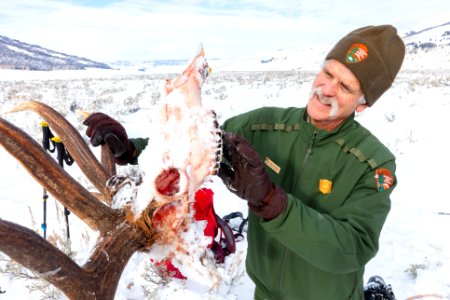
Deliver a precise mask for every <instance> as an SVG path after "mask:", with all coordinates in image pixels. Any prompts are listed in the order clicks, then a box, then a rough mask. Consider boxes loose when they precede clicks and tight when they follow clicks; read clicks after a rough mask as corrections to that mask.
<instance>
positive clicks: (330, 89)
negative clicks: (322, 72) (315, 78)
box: [322, 79, 338, 97]
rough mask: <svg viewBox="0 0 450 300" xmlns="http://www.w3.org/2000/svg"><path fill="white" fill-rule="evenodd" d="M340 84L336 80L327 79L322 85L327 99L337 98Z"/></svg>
mask: <svg viewBox="0 0 450 300" xmlns="http://www.w3.org/2000/svg"><path fill="white" fill-rule="evenodd" d="M337 88H338V82H337V81H336V80H335V79H327V80H325V82H324V83H323V85H322V93H323V95H324V96H326V97H334V96H336V92H337Z"/></svg>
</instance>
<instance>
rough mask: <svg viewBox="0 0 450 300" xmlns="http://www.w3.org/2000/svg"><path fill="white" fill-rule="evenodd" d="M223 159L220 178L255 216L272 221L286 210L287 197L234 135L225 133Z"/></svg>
mask: <svg viewBox="0 0 450 300" xmlns="http://www.w3.org/2000/svg"><path fill="white" fill-rule="evenodd" d="M222 142H223V157H224V158H225V160H227V161H228V162H229V164H227V163H225V162H222V163H221V164H220V168H219V173H218V176H219V177H220V178H221V179H222V181H223V182H224V183H225V185H226V186H227V188H228V189H229V190H230V191H232V192H233V193H235V194H236V195H238V196H239V197H241V198H242V199H245V200H247V202H248V206H249V208H250V209H251V210H252V211H253V213H255V214H256V215H258V216H260V217H262V218H264V219H266V220H271V219H273V218H275V217H276V216H278V215H279V214H280V213H281V212H283V211H284V209H285V208H286V204H287V195H286V192H285V191H283V189H282V188H280V187H279V186H277V185H276V184H274V183H273V182H272V181H271V180H270V178H269V176H268V175H267V173H266V171H265V169H264V165H263V163H262V162H261V160H260V158H259V155H258V153H257V152H256V151H255V149H253V147H252V146H251V145H250V143H249V142H248V141H247V140H245V139H244V138H242V137H240V136H239V135H237V134H235V133H229V132H223V135H222Z"/></svg>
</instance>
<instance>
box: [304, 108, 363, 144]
mask: <svg viewBox="0 0 450 300" xmlns="http://www.w3.org/2000/svg"><path fill="white" fill-rule="evenodd" d="M301 123H302V124H303V127H304V128H305V129H306V130H307V131H308V132H311V133H315V138H316V141H317V142H319V141H327V140H329V139H331V140H332V141H335V140H336V139H338V138H339V137H340V136H342V135H343V134H345V133H346V132H347V131H348V130H349V129H350V128H351V127H353V126H354V125H355V123H356V121H355V113H352V114H351V115H350V116H348V118H347V119H345V121H344V122H342V124H340V125H339V126H338V127H336V128H335V129H334V130H332V131H326V130H323V129H319V128H317V127H316V126H314V125H313V124H311V123H310V122H309V115H308V113H307V112H306V108H304V113H303V116H302V120H301Z"/></svg>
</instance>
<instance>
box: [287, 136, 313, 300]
mask: <svg viewBox="0 0 450 300" xmlns="http://www.w3.org/2000/svg"><path fill="white" fill-rule="evenodd" d="M316 135H317V132H316V131H315V130H314V132H313V134H312V137H311V141H310V142H309V145H308V150H306V154H305V157H304V158H303V162H302V166H301V168H300V171H299V172H298V175H297V180H296V181H295V184H294V189H293V191H295V189H296V188H297V184H298V181H299V180H300V178H301V176H302V174H303V170H304V168H305V166H306V162H307V161H308V158H309V156H310V155H311V153H312V147H313V145H314V139H315V138H316ZM286 260H287V248H286V247H285V248H284V254H283V259H282V261H281V272H280V277H279V278H278V299H281V289H282V276H283V274H284V269H285V266H286Z"/></svg>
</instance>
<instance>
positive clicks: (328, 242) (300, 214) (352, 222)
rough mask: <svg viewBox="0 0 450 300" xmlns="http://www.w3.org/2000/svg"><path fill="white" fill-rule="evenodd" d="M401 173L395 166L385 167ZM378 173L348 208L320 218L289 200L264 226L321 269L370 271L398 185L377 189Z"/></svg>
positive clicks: (367, 180)
mask: <svg viewBox="0 0 450 300" xmlns="http://www.w3.org/2000/svg"><path fill="white" fill-rule="evenodd" d="M380 167H382V168H384V169H388V170H390V172H391V174H394V172H395V164H394V162H389V163H386V164H384V165H383V166H380ZM374 176H375V170H372V169H370V171H369V172H367V173H366V174H365V175H364V176H363V177H362V178H361V180H360V181H359V182H358V184H357V186H355V189H354V190H353V192H352V193H351V194H350V195H349V197H348V199H346V201H345V204H344V205H343V206H341V207H339V208H337V209H336V210H334V211H333V212H331V213H330V214H323V213H319V212H318V211H316V210H314V209H312V208H310V207H308V206H306V205H305V204H303V203H302V201H301V199H296V198H294V197H293V196H292V195H288V205H287V208H286V210H285V211H284V212H283V213H282V214H281V215H279V216H278V217H277V218H275V219H273V220H271V221H264V220H262V219H261V220H260V222H261V226H262V227H263V228H264V229H265V230H266V231H267V233H268V234H269V235H270V236H272V237H273V238H275V239H277V240H279V242H281V243H282V244H284V245H285V246H286V247H287V248H288V249H290V251H292V252H294V253H295V254H296V255H298V256H300V257H302V258H303V259H304V260H306V261H308V262H309V263H311V264H312V265H314V266H316V267H317V268H319V269H322V270H325V271H328V272H332V273H341V274H342V273H348V272H352V271H356V270H358V269H361V268H362V267H364V265H365V264H366V263H367V262H368V261H369V260H370V259H371V258H373V257H374V256H375V254H376V252H377V251H378V239H379V236H380V232H381V230H382V227H383V224H384V222H385V220H386V217H387V215H388V213H389V210H390V198H389V196H390V194H391V192H392V190H393V189H394V187H395V185H396V181H394V183H393V186H391V187H390V188H388V189H385V190H383V191H379V190H378V189H377V188H376V186H374V182H375V180H374Z"/></svg>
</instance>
